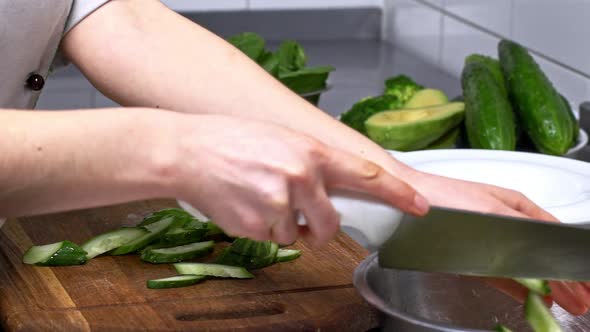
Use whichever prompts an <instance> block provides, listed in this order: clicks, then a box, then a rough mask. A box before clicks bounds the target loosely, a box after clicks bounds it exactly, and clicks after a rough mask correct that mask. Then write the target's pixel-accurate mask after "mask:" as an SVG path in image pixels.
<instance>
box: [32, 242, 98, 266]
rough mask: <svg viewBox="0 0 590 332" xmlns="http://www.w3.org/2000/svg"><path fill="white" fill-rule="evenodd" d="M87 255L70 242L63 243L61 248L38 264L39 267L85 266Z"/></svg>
mask: <svg viewBox="0 0 590 332" xmlns="http://www.w3.org/2000/svg"><path fill="white" fill-rule="evenodd" d="M87 254H88V253H87V252H86V251H84V249H82V248H80V246H78V245H77V244H75V243H73V242H70V241H63V244H62V246H61V247H60V248H59V249H58V250H57V251H56V252H55V253H54V254H53V255H51V257H49V258H48V259H47V260H46V261H45V262H39V263H36V264H35V265H39V266H68V265H82V264H85V263H86V261H87V259H86V255H87Z"/></svg>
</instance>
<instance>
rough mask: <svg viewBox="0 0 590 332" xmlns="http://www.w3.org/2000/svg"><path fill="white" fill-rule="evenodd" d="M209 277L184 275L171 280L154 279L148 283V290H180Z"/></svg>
mask: <svg viewBox="0 0 590 332" xmlns="http://www.w3.org/2000/svg"><path fill="white" fill-rule="evenodd" d="M206 278H207V277H205V276H196V275H183V276H175V277H170V278H162V279H154V280H148V281H147V288H150V289H163V288H179V287H186V286H191V285H194V284H197V283H199V282H201V281H203V280H204V279H206Z"/></svg>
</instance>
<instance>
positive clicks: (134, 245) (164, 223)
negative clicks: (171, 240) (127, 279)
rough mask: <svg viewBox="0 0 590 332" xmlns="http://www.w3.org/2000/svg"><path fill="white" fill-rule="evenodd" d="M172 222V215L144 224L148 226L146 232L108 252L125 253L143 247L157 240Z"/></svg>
mask: <svg viewBox="0 0 590 332" xmlns="http://www.w3.org/2000/svg"><path fill="white" fill-rule="evenodd" d="M174 222H175V218H174V217H168V218H165V219H162V220H160V221H157V222H155V223H152V224H149V225H146V226H145V228H148V231H149V232H148V233H146V234H145V235H142V236H140V237H138V238H136V239H135V240H133V241H131V242H129V243H126V244H124V245H122V246H120V247H118V248H117V249H115V250H113V251H111V252H110V254H111V255H125V254H129V253H132V252H135V251H138V250H140V249H143V248H144V247H145V246H147V245H149V244H150V243H152V242H155V241H157V240H159V239H160V238H161V237H162V236H163V235H164V234H165V233H166V232H167V231H168V230H169V229H170V228H171V227H174V226H175V224H174Z"/></svg>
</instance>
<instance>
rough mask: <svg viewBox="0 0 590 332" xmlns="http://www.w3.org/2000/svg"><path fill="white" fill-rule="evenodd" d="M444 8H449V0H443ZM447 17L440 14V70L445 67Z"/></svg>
mask: <svg viewBox="0 0 590 332" xmlns="http://www.w3.org/2000/svg"><path fill="white" fill-rule="evenodd" d="M442 6H443V8H446V7H447V0H442ZM445 21H446V20H445V15H443V13H442V12H441V13H440V22H439V31H440V33H439V37H438V38H439V40H438V66H439V67H440V68H442V65H443V50H444V45H445V30H446V27H445Z"/></svg>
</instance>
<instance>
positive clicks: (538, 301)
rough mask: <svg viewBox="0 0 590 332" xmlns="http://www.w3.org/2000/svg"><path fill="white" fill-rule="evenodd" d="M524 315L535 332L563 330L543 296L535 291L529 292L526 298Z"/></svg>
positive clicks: (558, 331) (557, 331)
mask: <svg viewBox="0 0 590 332" xmlns="http://www.w3.org/2000/svg"><path fill="white" fill-rule="evenodd" d="M524 316H525V317H526V320H527V321H528V322H529V324H530V325H531V327H532V328H533V330H534V331H535V332H562V330H561V327H560V326H559V324H557V322H556V321H555V319H554V318H553V316H552V315H551V312H550V311H549V309H548V308H547V307H546V306H545V303H544V302H543V300H542V298H541V296H539V295H537V294H535V293H534V292H529V295H528V297H527V299H526V302H525V304H524Z"/></svg>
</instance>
